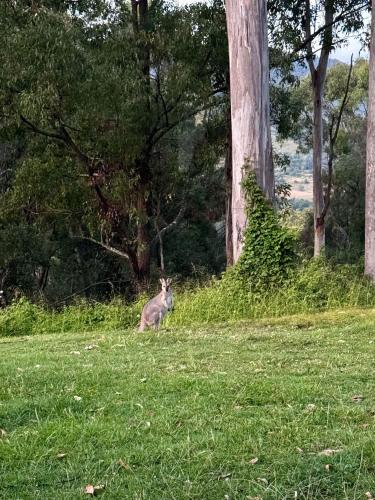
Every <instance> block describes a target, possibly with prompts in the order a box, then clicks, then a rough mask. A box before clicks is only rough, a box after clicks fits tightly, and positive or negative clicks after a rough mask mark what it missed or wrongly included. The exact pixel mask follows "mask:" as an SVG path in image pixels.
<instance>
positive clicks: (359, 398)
mask: <svg viewBox="0 0 375 500" xmlns="http://www.w3.org/2000/svg"><path fill="white" fill-rule="evenodd" d="M363 399H364V398H363V396H361V395H360V394H359V395H357V396H352V401H353V402H354V403H360V402H361V401H363Z"/></svg>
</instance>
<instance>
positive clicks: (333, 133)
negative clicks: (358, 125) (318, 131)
mask: <svg viewBox="0 0 375 500" xmlns="http://www.w3.org/2000/svg"><path fill="white" fill-rule="evenodd" d="M352 71H353V54H352V56H351V59H350V66H349V72H348V78H347V80H346V86H345V93H344V98H343V100H342V101H341V105H340V109H339V114H338V117H337V120H336V119H335V116H334V115H333V116H332V120H331V125H330V127H329V153H328V183H327V191H326V196H325V200H324V207H323V211H322V213H321V215H320V217H319V220H320V221H321V223H324V219H325V217H326V215H327V212H328V209H329V207H330V204H331V195H332V178H333V160H334V155H335V150H334V148H335V144H336V141H337V136H338V133H339V130H340V125H341V120H342V115H343V113H344V110H345V107H346V105H347V103H348V100H349V87H350V80H351V77H352Z"/></svg>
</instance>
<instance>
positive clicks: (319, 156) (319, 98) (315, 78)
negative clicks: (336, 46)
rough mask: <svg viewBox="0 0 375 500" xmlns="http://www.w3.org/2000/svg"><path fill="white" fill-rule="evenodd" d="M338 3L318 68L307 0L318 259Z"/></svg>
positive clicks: (328, 14) (328, 9)
mask: <svg viewBox="0 0 375 500" xmlns="http://www.w3.org/2000/svg"><path fill="white" fill-rule="evenodd" d="M333 9H334V4H333V2H332V1H328V0H327V1H326V2H325V24H326V26H327V27H326V28H325V30H324V34H323V44H322V50H321V52H320V56H319V62H318V65H317V67H315V63H314V52H313V47H312V44H311V24H312V16H311V5H310V0H305V20H304V27H305V41H306V50H307V55H306V59H307V62H308V65H309V69H310V75H311V82H312V91H313V100H314V102H313V107H314V111H313V203H314V257H319V255H320V254H321V252H322V250H323V249H324V246H325V216H323V211H324V191H323V182H322V163H323V99H324V86H325V80H326V74H327V67H328V59H329V54H330V53H331V50H332V22H333Z"/></svg>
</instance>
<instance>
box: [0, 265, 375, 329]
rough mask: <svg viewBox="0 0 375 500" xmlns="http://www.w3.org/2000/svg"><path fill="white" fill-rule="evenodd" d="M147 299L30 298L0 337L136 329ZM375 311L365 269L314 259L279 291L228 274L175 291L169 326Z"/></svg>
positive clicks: (0, 324)
mask: <svg viewBox="0 0 375 500" xmlns="http://www.w3.org/2000/svg"><path fill="white" fill-rule="evenodd" d="M145 300H146V298H145V297H142V298H141V299H140V300H138V301H137V302H134V303H131V304H125V303H124V302H123V301H122V300H120V299H117V300H114V301H112V302H111V303H109V304H102V303H92V302H90V303H89V302H83V301H82V302H81V303H79V304H75V305H71V306H69V307H66V308H64V309H62V310H61V311H51V310H47V309H45V308H43V307H42V306H38V305H35V304H31V303H30V302H28V301H27V300H25V299H21V300H19V301H18V302H15V303H13V304H12V305H10V306H9V307H7V308H6V309H4V310H1V311H0V336H10V335H33V334H40V333H59V332H74V331H77V332H80V331H110V330H117V329H127V328H135V327H136V326H137V324H138V322H139V318H140V313H141V309H142V305H143V304H144V302H145ZM346 307H348V308H349V307H375V286H374V285H373V283H372V282H371V281H370V280H369V279H367V278H366V277H364V276H363V269H362V267H361V266H352V265H333V264H331V263H330V262H328V261H326V260H325V259H323V258H321V259H313V260H311V261H308V262H306V263H304V264H302V265H300V266H299V267H298V268H297V269H295V270H293V271H291V272H290V273H289V275H288V277H287V278H285V280H284V282H283V283H282V284H280V286H278V287H277V288H275V287H273V288H269V289H266V288H264V289H263V290H260V289H259V288H258V287H256V288H255V289H251V287H246V286H245V284H244V283H241V282H240V281H238V280H236V279H233V276H232V274H231V273H230V272H229V273H225V274H224V275H223V277H222V279H213V280H212V281H211V282H209V283H207V284H206V285H205V286H201V287H199V288H192V287H191V286H190V287H189V288H188V289H186V290H184V289H182V288H181V289H180V290H176V291H175V308H174V311H173V313H172V314H169V315H167V317H166V320H165V323H164V325H165V326H167V327H170V328H171V327H175V326H189V325H198V324H202V323H220V322H225V321H235V320H240V319H260V318H267V317H278V316H284V315H292V314H301V313H313V312H319V311H324V310H327V309H333V308H346Z"/></svg>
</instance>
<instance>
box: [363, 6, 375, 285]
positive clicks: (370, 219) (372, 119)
mask: <svg viewBox="0 0 375 500" xmlns="http://www.w3.org/2000/svg"><path fill="white" fill-rule="evenodd" d="M365 273H366V274H368V275H369V276H370V277H371V278H372V279H373V281H374V282H375V18H374V15H373V17H372V27H371V44H370V66H369V105H368V118H367V163H366V227H365Z"/></svg>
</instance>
